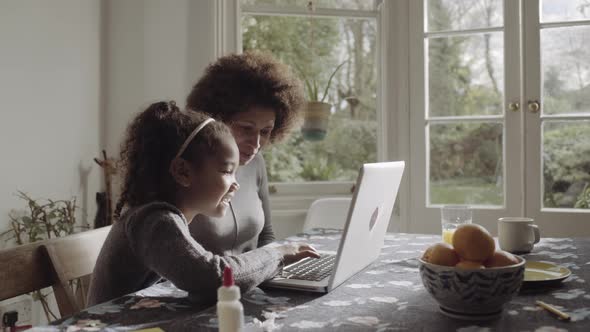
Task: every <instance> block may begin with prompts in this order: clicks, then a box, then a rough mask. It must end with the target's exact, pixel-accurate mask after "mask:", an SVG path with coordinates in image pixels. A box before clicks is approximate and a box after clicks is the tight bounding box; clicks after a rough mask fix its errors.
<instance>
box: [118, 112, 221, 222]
mask: <svg viewBox="0 0 590 332" xmlns="http://www.w3.org/2000/svg"><path fill="white" fill-rule="evenodd" d="M207 118H208V116H207V115H205V114H204V113H200V112H188V113H183V112H181V111H180V110H179V109H178V107H177V106H176V104H175V103H174V102H173V101H171V102H157V103H154V104H151V105H150V106H149V107H148V108H147V109H146V110H145V111H143V112H141V113H140V114H139V115H137V116H136V117H135V119H134V120H133V121H132V122H131V123H130V124H129V126H128V127H127V134H126V138H125V140H124V141H123V143H122V144H121V155H120V160H119V167H120V169H121V170H123V184H122V188H121V189H122V190H121V196H120V198H119V201H118V202H117V207H116V208H115V213H114V216H115V218H116V219H119V217H120V216H121V211H122V210H123V207H125V206H127V207H134V206H138V205H141V204H145V203H148V202H152V201H166V202H169V201H170V199H171V198H172V195H173V194H174V190H175V189H176V188H177V187H176V183H175V181H174V179H173V177H172V175H171V174H170V172H169V169H170V163H171V162H172V159H174V157H175V156H176V154H177V153H178V150H179V149H180V147H181V145H182V144H183V143H184V141H185V140H186V138H187V137H188V136H189V135H190V134H191V132H192V131H193V130H194V129H195V128H196V127H197V126H198V125H199V124H200V123H201V122H203V121H204V120H206V119H207ZM226 135H229V136H230V137H231V132H230V130H229V128H228V127H227V126H226V125H224V124H223V123H222V122H211V123H209V124H207V125H206V126H205V127H203V129H201V131H199V133H198V134H197V136H195V138H193V140H192V141H191V143H190V144H189V145H188V147H187V148H186V149H185V151H184V153H183V154H182V155H181V157H182V158H183V159H185V160H187V161H190V162H193V163H196V164H197V165H198V163H199V162H200V161H201V160H200V158H199V156H208V155H212V154H214V153H215V152H216V150H217V147H219V142H220V140H221V139H222V138H223V137H226Z"/></svg>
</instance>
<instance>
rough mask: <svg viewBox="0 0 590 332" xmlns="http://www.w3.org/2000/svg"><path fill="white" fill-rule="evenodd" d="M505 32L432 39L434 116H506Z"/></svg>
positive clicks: (431, 99) (430, 67)
mask: <svg viewBox="0 0 590 332" xmlns="http://www.w3.org/2000/svg"><path fill="white" fill-rule="evenodd" d="M503 58H504V41H503V34H502V33H486V34H480V35H475V36H469V37H466V36H462V37H445V38H430V39H428V83H427V84H428V113H429V114H430V116H460V115H493V114H502V112H503V100H504V63H503V61H502V59H503Z"/></svg>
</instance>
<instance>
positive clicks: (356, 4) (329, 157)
mask: <svg viewBox="0 0 590 332" xmlns="http://www.w3.org/2000/svg"><path fill="white" fill-rule="evenodd" d="M313 4H314V8H309V7H308V1H301V0H299V1H295V0H274V1H271V0H247V1H242V2H241V37H242V48H243V50H244V51H247V50H252V49H254V50H265V51H269V52H271V53H272V54H273V55H274V56H275V57H277V58H278V59H280V60H281V61H283V62H284V63H286V64H288V65H290V66H291V67H292V68H293V69H294V70H295V72H296V74H298V75H299V77H300V78H301V79H302V80H303V81H304V82H305V84H306V87H307V89H306V92H307V97H308V99H309V98H310V96H311V95H313V93H311V94H310V93H309V92H310V91H309V88H311V87H312V85H313V84H316V85H317V89H316V90H317V91H318V99H322V98H324V91H325V90H326V86H327V85H328V82H330V80H331V85H330V89H328V90H327V95H326V96H325V98H324V101H326V102H328V103H330V104H331V105H332V106H331V109H330V116H329V124H328V126H327V131H326V135H325V137H324V138H323V139H321V140H317V138H318V137H313V136H311V135H305V133H302V131H301V130H296V131H295V132H294V133H293V135H291V137H290V138H289V139H288V140H287V141H286V142H284V143H279V144H276V145H274V146H272V147H270V148H269V149H267V150H265V151H264V152H263V153H264V157H265V160H266V164H267V169H268V174H269V180H270V181H271V182H290V183H294V182H295V183H302V182H312V181H330V182H341V181H353V180H355V179H356V176H357V173H358V170H359V168H360V166H361V165H362V163H364V162H374V161H376V160H377V135H378V133H379V132H380V129H379V128H378V118H379V115H378V111H377V104H378V95H379V91H378V84H377V82H378V79H379V76H378V72H377V61H378V49H379V45H378V42H379V38H378V33H377V31H378V25H377V23H378V22H377V12H376V10H375V8H374V7H373V6H374V2H373V1H361V0H332V1H313ZM332 76H333V77H332ZM312 99H313V98H312Z"/></svg>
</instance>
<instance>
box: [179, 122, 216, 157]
mask: <svg viewBox="0 0 590 332" xmlns="http://www.w3.org/2000/svg"><path fill="white" fill-rule="evenodd" d="M213 121H215V120H214V119H212V118H208V119H207V120H205V121H203V122H201V124H200V125H198V126H197V128H195V130H193V132H192V133H191V134H190V135H188V137H187V138H186V140H185V141H184V143H182V146H181V147H180V150H178V153H177V154H176V157H174V159H176V158H179V157H180V156H181V155H182V153H183V152H184V150H186V147H187V146H188V145H189V144H190V143H191V142H192V140H193V139H194V138H195V136H197V134H198V133H199V131H201V129H203V128H204V127H205V126H206V125H207V124H208V123H209V122H213Z"/></svg>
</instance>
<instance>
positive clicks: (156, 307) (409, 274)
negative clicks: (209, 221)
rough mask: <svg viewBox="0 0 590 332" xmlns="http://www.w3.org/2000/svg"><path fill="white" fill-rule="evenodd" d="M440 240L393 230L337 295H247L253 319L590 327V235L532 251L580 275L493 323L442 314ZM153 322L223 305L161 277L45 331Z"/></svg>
mask: <svg viewBox="0 0 590 332" xmlns="http://www.w3.org/2000/svg"><path fill="white" fill-rule="evenodd" d="M340 234H341V232H340V231H337V230H329V229H316V230H313V231H310V232H309V233H307V234H305V235H300V236H297V237H290V238H288V239H287V240H288V241H304V242H308V243H311V244H312V245H313V246H315V247H316V248H317V249H318V250H320V251H328V252H335V250H336V248H337V244H338V241H339V239H340ZM438 241H440V236H433V235H419V234H387V236H386V239H385V245H384V247H383V250H382V253H381V255H380V257H379V259H378V260H377V261H375V262H374V263H373V264H372V265H371V266H370V267H369V268H367V269H365V270H364V271H362V272H361V273H359V274H357V275H355V276H354V277H352V278H351V279H349V280H348V281H347V282H345V283H344V284H343V285H341V286H340V287H338V288H336V289H335V290H334V291H332V292H331V293H329V294H325V295H321V294H313V293H301V292H294V291H281V290H268V289H264V290H262V289H255V290H253V291H251V292H249V293H247V294H243V301H242V302H243V304H244V310H245V314H246V322H247V323H248V326H249V327H251V328H252V330H259V331H261V330H262V329H261V328H260V326H264V328H266V329H267V330H268V328H273V327H274V329H275V330H278V331H295V330H310V331H409V330H411V331H461V332H463V331H531V332H533V331H535V332H548V331H590V288H589V287H588V283H587V281H586V280H588V281H590V255H589V254H588V253H589V250H590V238H579V239H577V238H563V239H557V238H547V239H542V240H541V242H540V243H539V244H537V245H536V246H535V248H534V250H533V252H532V253H531V254H529V255H526V256H524V257H525V258H526V259H527V260H537V261H548V262H553V263H556V264H559V265H561V266H564V267H567V268H569V269H570V270H571V271H572V276H571V277H570V278H568V279H567V280H565V281H564V282H563V283H561V284H559V285H557V286H553V287H551V288H535V289H529V290H528V291H525V290H523V291H522V292H521V293H520V294H519V295H518V296H516V297H515V298H514V299H513V300H512V301H511V302H510V303H509V304H508V305H507V306H506V307H505V310H504V312H503V314H502V316H501V318H499V319H497V320H493V321H487V322H486V321H483V322H470V321H460V320H455V319H451V318H448V317H446V316H444V315H442V314H441V313H440V312H439V311H438V306H437V303H436V302H435V301H434V299H433V298H432V297H431V296H430V295H429V294H428V293H427V292H426V290H425V289H424V287H423V286H422V282H421V279H420V275H419V272H418V262H417V260H416V258H417V257H419V256H420V255H421V254H422V252H423V251H424V249H425V248H426V247H427V246H429V245H430V244H433V243H435V242H438ZM359 249H361V250H362V248H359ZM536 300H542V301H544V302H547V303H549V304H552V305H555V306H557V307H558V308H560V309H562V310H563V311H565V312H567V313H569V314H570V315H571V317H572V320H571V321H570V322H564V321H560V320H558V319H556V317H555V316H553V315H552V314H549V313H548V312H547V311H545V310H541V309H540V308H539V307H537V306H535V304H534V303H535V301H536ZM147 327H159V328H161V329H163V330H165V331H216V330H217V321H216V315H215V308H214V307H209V308H206V307H202V306H195V305H194V304H191V303H190V302H189V301H188V300H187V298H186V293H185V292H183V291H180V290H178V289H177V288H175V287H174V286H173V285H171V284H170V283H161V284H157V285H154V286H152V287H150V288H147V289H145V290H143V291H140V292H138V293H135V294H132V295H128V296H124V297H122V298H119V299H116V300H114V301H111V302H107V303H104V304H101V305H98V306H95V307H92V308H89V309H87V310H86V311H84V312H82V313H79V314H77V315H75V316H73V317H69V318H66V319H63V320H60V321H57V322H54V324H53V325H52V326H50V327H42V328H37V329H38V330H43V331H55V330H67V331H97V330H101V329H102V330H110V331H124V330H127V331H128V330H136V329H141V328H147ZM256 328H257V329H256Z"/></svg>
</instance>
